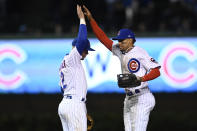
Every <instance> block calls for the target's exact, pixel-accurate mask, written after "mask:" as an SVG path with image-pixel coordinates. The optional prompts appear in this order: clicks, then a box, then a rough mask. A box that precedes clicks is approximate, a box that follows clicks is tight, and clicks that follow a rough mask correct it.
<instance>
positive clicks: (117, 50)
mask: <svg viewBox="0 0 197 131" xmlns="http://www.w3.org/2000/svg"><path fill="white" fill-rule="evenodd" d="M112 53H113V55H115V56H117V57H118V58H119V59H121V56H122V52H121V51H120V48H119V45H118V43H117V44H113V45H112Z"/></svg>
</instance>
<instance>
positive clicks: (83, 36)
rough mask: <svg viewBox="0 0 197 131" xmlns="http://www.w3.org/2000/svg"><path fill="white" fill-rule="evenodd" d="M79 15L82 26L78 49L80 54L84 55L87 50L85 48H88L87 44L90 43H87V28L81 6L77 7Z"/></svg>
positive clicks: (80, 27) (78, 38)
mask: <svg viewBox="0 0 197 131" xmlns="http://www.w3.org/2000/svg"><path fill="white" fill-rule="evenodd" d="M77 15H78V18H79V19H80V26H79V32H78V36H77V43H76V48H77V50H78V52H79V54H80V55H82V52H83V51H84V50H85V47H87V45H86V44H88V43H87V42H86V40H87V27H86V22H85V17H84V14H83V12H82V10H81V7H80V6H79V5H77Z"/></svg>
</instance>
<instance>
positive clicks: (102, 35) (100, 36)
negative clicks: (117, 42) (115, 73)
mask: <svg viewBox="0 0 197 131" xmlns="http://www.w3.org/2000/svg"><path fill="white" fill-rule="evenodd" d="M83 8H84V11H85V13H84V14H85V15H86V16H87V18H88V20H89V22H90V25H91V27H92V30H93V32H94V34H95V35H96V37H97V38H98V39H99V41H100V42H101V43H102V44H104V45H105V47H107V48H108V49H109V50H110V51H112V45H113V41H112V40H110V39H109V38H108V37H107V35H106V34H105V32H103V30H102V29H101V28H100V27H99V26H98V24H97V23H96V21H95V20H94V18H93V17H92V14H91V12H90V11H89V10H88V9H87V8H86V7H85V6H83Z"/></svg>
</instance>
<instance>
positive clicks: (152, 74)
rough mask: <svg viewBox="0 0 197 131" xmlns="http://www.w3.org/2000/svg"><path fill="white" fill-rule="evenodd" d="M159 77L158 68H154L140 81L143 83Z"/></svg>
mask: <svg viewBox="0 0 197 131" xmlns="http://www.w3.org/2000/svg"><path fill="white" fill-rule="evenodd" d="M159 76H160V71H159V68H154V69H152V70H151V71H150V72H149V73H148V74H146V75H145V76H143V77H141V81H142V82H145V81H149V80H153V79H155V78H157V77H159Z"/></svg>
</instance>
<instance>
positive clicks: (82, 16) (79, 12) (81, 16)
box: [77, 5, 85, 19]
mask: <svg viewBox="0 0 197 131" xmlns="http://www.w3.org/2000/svg"><path fill="white" fill-rule="evenodd" d="M77 15H78V18H79V19H85V17H84V14H83V11H82V9H81V6H79V5H77Z"/></svg>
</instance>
